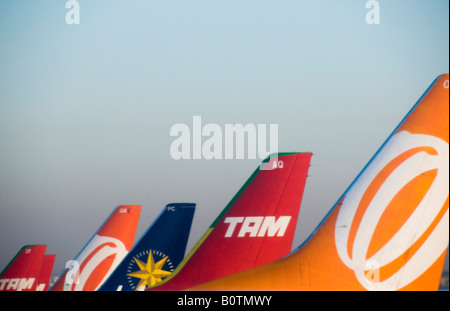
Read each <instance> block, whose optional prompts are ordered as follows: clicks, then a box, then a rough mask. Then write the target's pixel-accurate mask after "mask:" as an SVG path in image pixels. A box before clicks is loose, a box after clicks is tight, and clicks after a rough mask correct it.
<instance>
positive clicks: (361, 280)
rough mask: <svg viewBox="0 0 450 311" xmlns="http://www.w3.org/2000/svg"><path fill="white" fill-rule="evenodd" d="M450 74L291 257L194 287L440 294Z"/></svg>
mask: <svg viewBox="0 0 450 311" xmlns="http://www.w3.org/2000/svg"><path fill="white" fill-rule="evenodd" d="M448 143H449V75H448V74H445V75H441V76H439V77H438V78H437V79H436V80H435V81H434V82H433V84H432V85H431V86H430V87H429V89H428V90H427V91H426V92H425V94H424V95H423V96H422V97H421V98H420V99H419V101H418V102H417V103H416V105H415V106H414V107H413V108H412V110H411V111H410V112H409V113H408V114H407V116H406V117H405V118H404V119H403V121H402V122H401V123H400V124H399V125H398V127H397V128H396V129H395V130H394V131H393V133H392V134H391V135H390V136H389V138H388V139H387V140H386V142H385V143H384V144H383V145H382V146H381V148H380V149H379V150H378V151H377V153H376V154H375V156H374V157H373V158H372V159H371V160H370V161H369V163H368V164H367V165H366V167H365V168H364V169H363V170H362V172H361V173H360V174H359V175H358V176H357V178H356V179H355V180H354V182H353V183H352V184H351V185H350V187H349V188H348V189H347V191H345V192H344V194H343V195H342V197H341V198H340V199H339V200H338V202H337V204H336V205H335V206H334V207H333V209H332V210H331V211H330V212H329V214H328V215H327V217H326V218H325V219H324V220H323V221H322V223H321V224H320V225H319V227H318V228H317V229H316V230H315V231H314V232H313V234H312V235H311V236H310V238H309V239H307V241H306V242H305V243H303V245H302V246H300V247H299V248H298V249H297V250H296V251H295V252H293V253H292V254H291V255H289V256H286V257H285V258H283V259H281V260H278V261H276V262H273V263H271V264H268V265H265V266H261V267H257V268H255V269H251V270H248V271H245V272H243V273H239V274H235V275H233V276H230V277H227V278H223V279H221V280H217V281H214V282H211V283H209V284H203V285H201V286H198V287H196V288H195V289H197V290H219V289H228V290H229V289H232V290H437V289H438V287H439V280H440V277H441V274H442V269H443V264H444V260H445V255H446V250H447V247H448V241H449V214H448V198H449V196H448V194H449V148H448Z"/></svg>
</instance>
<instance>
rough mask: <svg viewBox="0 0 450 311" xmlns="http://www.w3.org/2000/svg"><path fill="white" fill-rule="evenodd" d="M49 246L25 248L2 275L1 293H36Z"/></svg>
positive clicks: (28, 246)
mask: <svg viewBox="0 0 450 311" xmlns="http://www.w3.org/2000/svg"><path fill="white" fill-rule="evenodd" d="M46 248H47V245H27V246H24V247H23V248H22V249H21V250H20V251H19V252H18V253H17V255H16V256H15V257H14V258H13V259H12V260H11V262H10V263H9V264H8V266H7V267H6V268H5V269H4V270H3V272H2V273H1V274H0V291H34V290H36V286H37V283H38V281H37V280H38V278H39V274H40V272H41V267H42V262H43V260H44V255H45V249H46Z"/></svg>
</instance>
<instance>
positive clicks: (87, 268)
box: [64, 235, 128, 291]
mask: <svg viewBox="0 0 450 311" xmlns="http://www.w3.org/2000/svg"><path fill="white" fill-rule="evenodd" d="M127 253H128V251H127V249H126V247H125V245H124V244H123V243H122V242H121V241H120V240H117V239H114V238H111V237H103V236H99V235H96V236H95V237H94V238H93V239H92V241H91V242H90V247H89V248H88V249H86V250H85V251H83V252H82V253H81V254H80V256H79V257H78V258H77V259H76V260H75V261H76V262H77V265H76V266H75V267H77V268H76V271H72V270H69V271H68V273H71V274H74V275H76V277H75V278H73V277H70V278H69V279H70V280H71V281H68V280H67V278H66V282H65V283H64V290H65V291H71V290H75V291H79V290H86V289H85V288H84V287H85V285H86V283H87V282H88V281H89V277H90V276H91V274H92V272H93V271H94V270H95V269H98V267H99V266H100V265H101V264H104V263H105V260H106V259H107V258H113V261H112V263H109V262H108V263H105V264H107V265H109V267H106V268H108V269H106V271H107V272H106V273H105V275H102V276H101V277H102V280H100V282H99V283H98V284H95V286H96V288H95V289H94V290H96V289H97V288H98V286H99V285H101V283H103V281H105V280H106V279H107V278H108V276H109V275H110V274H111V272H112V271H114V269H115V267H117V265H118V264H119V263H120V262H121V261H122V259H123V258H124V257H125V256H126V255H127Z"/></svg>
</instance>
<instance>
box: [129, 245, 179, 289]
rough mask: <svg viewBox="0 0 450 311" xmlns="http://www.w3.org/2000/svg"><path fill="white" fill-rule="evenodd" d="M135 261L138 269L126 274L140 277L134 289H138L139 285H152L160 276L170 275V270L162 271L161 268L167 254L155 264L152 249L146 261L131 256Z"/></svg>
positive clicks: (160, 279) (160, 278) (159, 279)
mask: <svg viewBox="0 0 450 311" xmlns="http://www.w3.org/2000/svg"><path fill="white" fill-rule="evenodd" d="M133 258H134V260H135V261H136V263H137V265H138V266H139V269H141V270H138V271H135V272H131V273H128V274H127V275H128V276H131V277H135V278H138V279H141V280H140V281H139V284H138V285H137V286H136V290H137V289H139V288H140V287H141V286H146V287H148V286H153V285H155V284H156V283H159V282H161V281H162V278H164V277H166V276H168V275H170V274H171V273H172V272H170V271H164V270H162V267H163V266H164V264H165V263H166V261H167V259H168V258H169V256H166V257H164V258H163V259H161V260H160V261H158V262H157V263H156V264H155V259H154V258H153V255H152V251H151V250H150V252H149V254H148V259H147V263H146V264H145V263H144V262H142V261H140V260H139V259H137V258H135V257H133Z"/></svg>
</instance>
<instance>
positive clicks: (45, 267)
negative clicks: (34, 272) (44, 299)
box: [36, 255, 56, 292]
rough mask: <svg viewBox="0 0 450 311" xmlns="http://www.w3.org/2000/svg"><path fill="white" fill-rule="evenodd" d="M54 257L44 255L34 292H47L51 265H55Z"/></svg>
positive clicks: (51, 269)
mask: <svg viewBox="0 0 450 311" xmlns="http://www.w3.org/2000/svg"><path fill="white" fill-rule="evenodd" d="M55 258H56V255H45V256H44V260H43V262H42V268H41V273H40V274H39V280H38V284H37V286H36V291H44V292H45V291H47V290H48V287H49V285H50V278H51V276H52V271H53V265H54V263H55Z"/></svg>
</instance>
